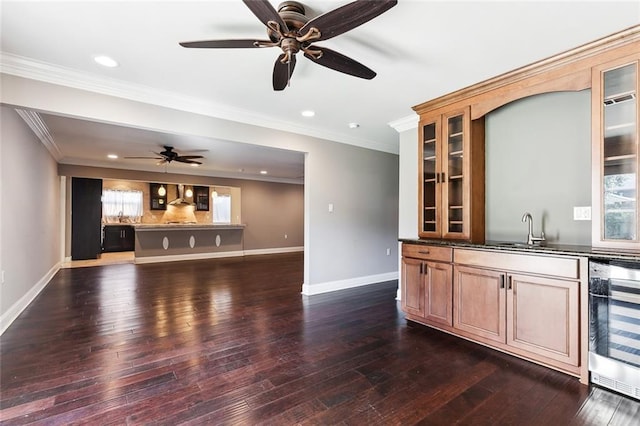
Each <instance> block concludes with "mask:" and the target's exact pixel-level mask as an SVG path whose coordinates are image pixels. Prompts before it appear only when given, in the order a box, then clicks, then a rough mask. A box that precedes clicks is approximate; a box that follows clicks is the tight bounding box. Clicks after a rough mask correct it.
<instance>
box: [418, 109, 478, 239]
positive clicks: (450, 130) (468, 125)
mask: <svg viewBox="0 0 640 426" xmlns="http://www.w3.org/2000/svg"><path fill="white" fill-rule="evenodd" d="M418 149H419V158H420V163H419V176H420V185H419V194H418V198H419V204H418V205H419V209H420V212H419V221H420V224H419V235H420V237H422V238H437V239H440V238H443V239H460V240H471V241H474V242H482V241H484V119H479V120H471V119H470V110H469V107H467V108H463V109H460V110H453V111H445V112H442V113H437V114H433V115H429V116H425V117H421V120H420V140H419V148H418Z"/></svg>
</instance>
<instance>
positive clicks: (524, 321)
mask: <svg viewBox="0 0 640 426" xmlns="http://www.w3.org/2000/svg"><path fill="white" fill-rule="evenodd" d="M587 273H588V260H587V259H586V258H581V257H574V256H550V255H546V254H533V253H532V254H522V253H516V252H509V251H494V250H482V249H475V248H462V247H445V246H430V245H422V244H410V243H403V244H402V276H401V279H402V281H401V289H402V291H401V297H402V308H403V310H404V312H405V315H406V318H407V319H409V320H412V321H416V322H419V323H422V324H425V325H429V326H432V327H435V328H438V329H440V330H443V331H446V332H448V333H451V334H454V335H458V336H461V337H464V338H466V339H469V340H473V341H476V342H478V343H482V344H485V345H487V346H491V347H493V348H495V349H498V350H501V351H504V352H507V353H510V354H513V355H516V356H520V357H522V358H526V359H529V360H531V361H535V362H538V363H540V364H543V365H547V366H550V367H553V368H556V369H559V370H562V371H564V372H567V373H569V374H573V375H575V376H579V377H580V379H581V380H582V381H583V383H587V382H588V370H587V362H586V354H587V347H588V341H587V335H586V334H584V335H582V336H581V334H580V330H581V329H584V330H586V328H587V304H586V300H587V293H586V289H587Z"/></svg>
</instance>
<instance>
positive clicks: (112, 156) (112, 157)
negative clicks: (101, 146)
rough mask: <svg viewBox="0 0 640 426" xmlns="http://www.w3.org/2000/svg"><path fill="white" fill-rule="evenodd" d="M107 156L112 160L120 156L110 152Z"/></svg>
mask: <svg viewBox="0 0 640 426" xmlns="http://www.w3.org/2000/svg"><path fill="white" fill-rule="evenodd" d="M107 157H109V158H111V159H112V160H115V159H116V158H118V156H117V155H116V154H109V155H107Z"/></svg>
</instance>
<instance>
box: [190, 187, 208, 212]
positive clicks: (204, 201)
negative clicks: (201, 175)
mask: <svg viewBox="0 0 640 426" xmlns="http://www.w3.org/2000/svg"><path fill="white" fill-rule="evenodd" d="M193 202H194V203H195V205H196V210H197V211H206V212H208V211H209V187H208V186H194V187H193Z"/></svg>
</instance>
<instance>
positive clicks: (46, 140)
mask: <svg viewBox="0 0 640 426" xmlns="http://www.w3.org/2000/svg"><path fill="white" fill-rule="evenodd" d="M16 112H17V113H18V115H19V116H20V117H22V119H23V120H24V122H25V123H27V125H28V126H29V128H30V129H31V130H32V131H33V133H35V134H36V136H37V137H38V139H40V142H42V145H44V146H45V147H46V148H47V150H48V151H49V153H51V155H52V156H53V158H55V159H56V161H57V162H60V160H62V152H60V148H58V145H56V142H55V141H54V140H53V136H51V133H49V128H48V127H47V125H46V124H45V122H44V121H42V118H41V117H40V114H38V113H37V112H35V111H28V110H25V109H19V108H16Z"/></svg>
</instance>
